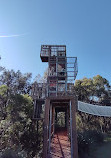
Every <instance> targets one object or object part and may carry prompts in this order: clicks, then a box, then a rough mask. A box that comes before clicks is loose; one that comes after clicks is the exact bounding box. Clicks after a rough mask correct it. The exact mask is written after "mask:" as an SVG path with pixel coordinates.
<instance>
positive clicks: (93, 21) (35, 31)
mask: <svg viewBox="0 0 111 158" xmlns="http://www.w3.org/2000/svg"><path fill="white" fill-rule="evenodd" d="M13 35H15V36H13ZM4 36H5V37H4ZM8 36H9V37H8ZM41 44H65V45H66V46H67V56H77V58H78V70H79V71H78V76H77V79H82V78H83V77H88V78H90V77H93V76H95V75H97V74H100V75H102V76H103V77H105V78H106V79H108V80H109V81H110V82H111V0H10V1H9V0H1V1H0V55H1V57H2V59H1V61H0V64H1V65H2V66H5V67H6V68H7V69H14V70H15V71H16V70H20V71H21V72H23V73H26V72H32V74H33V78H34V77H35V76H36V75H37V74H41V75H43V72H44V71H45V70H46V67H47V64H44V63H42V62H41V60H40V47H41Z"/></svg>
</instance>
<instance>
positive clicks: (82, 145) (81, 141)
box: [78, 130, 104, 156]
mask: <svg viewBox="0 0 111 158" xmlns="http://www.w3.org/2000/svg"><path fill="white" fill-rule="evenodd" d="M103 140H104V136H103V134H102V133H100V132H98V131H95V130H93V131H91V130H89V131H84V132H82V133H78V150H79V155H82V156H83V155H84V153H87V155H88V154H89V152H90V148H91V146H92V145H94V144H95V143H97V144H99V143H102V142H103Z"/></svg>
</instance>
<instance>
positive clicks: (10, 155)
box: [1, 149, 22, 158]
mask: <svg viewBox="0 0 111 158" xmlns="http://www.w3.org/2000/svg"><path fill="white" fill-rule="evenodd" d="M1 158H22V157H21V156H19V155H18V154H17V153H15V152H14V151H13V150H11V149H7V150H5V151H4V152H3V154H2V156H1Z"/></svg>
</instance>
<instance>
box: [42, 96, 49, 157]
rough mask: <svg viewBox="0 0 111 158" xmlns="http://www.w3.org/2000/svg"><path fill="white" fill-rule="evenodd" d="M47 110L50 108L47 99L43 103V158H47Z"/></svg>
mask: <svg viewBox="0 0 111 158" xmlns="http://www.w3.org/2000/svg"><path fill="white" fill-rule="evenodd" d="M49 108H50V99H49V98H47V99H46V102H45V119H44V140H43V158H47V154H48V153H47V151H48V129H49Z"/></svg>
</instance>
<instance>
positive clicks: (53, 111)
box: [51, 105, 55, 134]
mask: <svg viewBox="0 0 111 158" xmlns="http://www.w3.org/2000/svg"><path fill="white" fill-rule="evenodd" d="M52 124H53V125H52V130H51V132H52V133H53V134H54V131H55V107H54V106H53V105H52Z"/></svg>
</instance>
